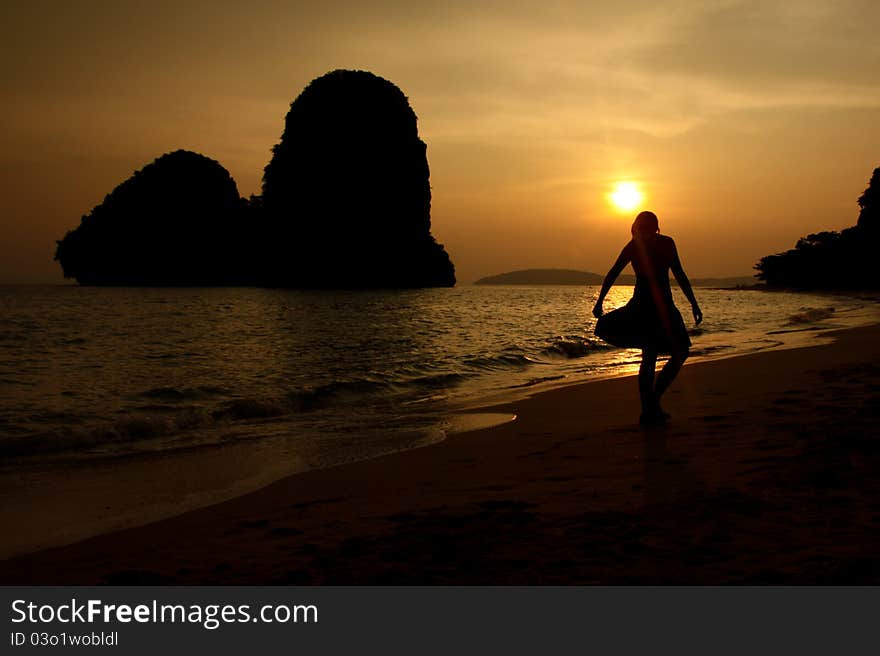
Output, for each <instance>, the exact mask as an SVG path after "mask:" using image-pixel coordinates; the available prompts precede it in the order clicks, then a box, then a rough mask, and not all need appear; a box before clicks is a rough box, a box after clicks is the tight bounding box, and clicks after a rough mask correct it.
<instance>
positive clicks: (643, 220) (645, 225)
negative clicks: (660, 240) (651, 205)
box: [632, 212, 660, 237]
mask: <svg viewBox="0 0 880 656" xmlns="http://www.w3.org/2000/svg"><path fill="white" fill-rule="evenodd" d="M637 232H638V233H642V234H653V233H655V232H660V222H659V221H657V215H656V214H654V213H653V212H639V215H638V216H637V217H636V220H635V221H633V225H632V235H633V237H635V236H636V233H637Z"/></svg>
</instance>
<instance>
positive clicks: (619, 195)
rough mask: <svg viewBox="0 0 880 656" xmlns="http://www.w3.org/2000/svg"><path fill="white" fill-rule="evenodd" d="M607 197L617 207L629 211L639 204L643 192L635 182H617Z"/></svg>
mask: <svg viewBox="0 0 880 656" xmlns="http://www.w3.org/2000/svg"><path fill="white" fill-rule="evenodd" d="M608 197H609V198H610V199H611V202H612V203H613V204H614V206H615V207H616V208H617V209H619V210H621V211H624V212H631V211H632V210H634V209H636V208H637V207H638V206H639V205H640V204H641V202H642V199H643V198H644V194H642V192H641V190H640V189H639V185H638V184H636V183H635V182H618V183H617V184H615V185H614V191H612V192H611V193H610V194H609V195H608Z"/></svg>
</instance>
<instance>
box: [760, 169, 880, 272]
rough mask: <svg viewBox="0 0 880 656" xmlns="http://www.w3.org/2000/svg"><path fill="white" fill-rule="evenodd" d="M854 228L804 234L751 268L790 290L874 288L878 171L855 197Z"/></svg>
mask: <svg viewBox="0 0 880 656" xmlns="http://www.w3.org/2000/svg"><path fill="white" fill-rule="evenodd" d="M858 205H859V217H858V221H857V223H856V225H854V226H852V227H850V228H846V229H844V230H842V231H840V232H837V231H826V232H819V233H814V234H810V235H807V236H806V237H802V238H801V239H799V240H798V242H797V244H796V245H795V247H794V248H793V249H791V250H788V251H785V252H783V253H776V254H774V255H767V256H766V257H763V258H761V260H760V261H759V262H758V263H757V264H756V265H755V269H757V271H758V273H757V274H756V276H757V277H758V278H759V279H760V280H763V281H764V282H766V283H767V285H768V286H770V287H786V288H792V289H880V271H878V267H877V265H876V263H875V260H874V258H875V257H876V253H875V249H876V248H877V243H878V237H880V168H876V169H874V173H873V175H872V176H871V180H870V182H869V183H868V188H867V189H865V192H864V193H863V194H862V195H861V196H860V197H859V199H858Z"/></svg>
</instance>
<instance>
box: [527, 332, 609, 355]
mask: <svg viewBox="0 0 880 656" xmlns="http://www.w3.org/2000/svg"><path fill="white" fill-rule="evenodd" d="M614 348H615V347H614V346H611V344H608V343H607V342H603V341H601V340H599V339H593V338H589V337H583V336H580V335H567V336H562V337H557V338H555V339H554V340H553V341H552V342H551V343H550V344H549V345H548V346H546V347H545V348H544V349H543V350H542V351H541V352H542V354H544V355H547V356H550V357H559V356H562V357H563V358H566V359H569V360H572V359H575V358H584V357H587V356H588V355H590V354H592V353H596V352H600V351H610V350H612V349H614Z"/></svg>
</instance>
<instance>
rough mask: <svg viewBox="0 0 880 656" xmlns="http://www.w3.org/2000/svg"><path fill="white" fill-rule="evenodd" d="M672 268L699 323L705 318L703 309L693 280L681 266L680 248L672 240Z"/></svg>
mask: <svg viewBox="0 0 880 656" xmlns="http://www.w3.org/2000/svg"><path fill="white" fill-rule="evenodd" d="M670 268H671V269H672V275H674V276H675V279H676V280H677V281H678V286H679V287H681V291H683V292H684V295H685V296H686V297H687V300H689V301H690V302H691V310H692V311H693V313H694V321H696V322H697V324H698V325H699V323H700V322H701V321H702V320H703V311H702V310H700V304H699V303H697V297H696V296H694V290H693V288H692V287H691V281H690V280H688V277H687V274H686V273H685V272H684V268H683V267H682V266H681V260H680V259H679V257H678V249H677V248H676V247H675V242H672V264H671V265H670Z"/></svg>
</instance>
